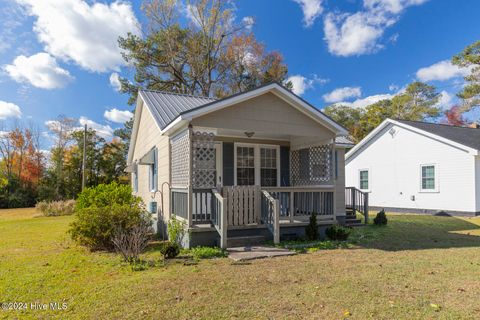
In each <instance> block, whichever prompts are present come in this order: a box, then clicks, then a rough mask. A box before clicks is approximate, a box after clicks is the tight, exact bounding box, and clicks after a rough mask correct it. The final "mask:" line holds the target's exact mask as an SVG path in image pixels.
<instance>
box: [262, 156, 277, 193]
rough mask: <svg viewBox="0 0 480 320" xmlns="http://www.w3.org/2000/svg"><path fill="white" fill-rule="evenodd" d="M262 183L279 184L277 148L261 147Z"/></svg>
mask: <svg viewBox="0 0 480 320" xmlns="http://www.w3.org/2000/svg"><path fill="white" fill-rule="evenodd" d="M260 184H261V185H262V186H265V187H275V186H277V149H273V148H260Z"/></svg>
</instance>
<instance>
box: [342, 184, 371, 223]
mask: <svg viewBox="0 0 480 320" xmlns="http://www.w3.org/2000/svg"><path fill="white" fill-rule="evenodd" d="M368 196H369V194H368V192H364V191H362V190H360V189H357V188H356V187H346V188H345V207H346V208H349V209H352V210H353V212H354V213H355V212H357V211H358V212H360V213H361V214H362V215H363V216H364V217H365V224H368V211H369V204H368Z"/></svg>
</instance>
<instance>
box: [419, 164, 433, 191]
mask: <svg viewBox="0 0 480 320" xmlns="http://www.w3.org/2000/svg"><path fill="white" fill-rule="evenodd" d="M422 190H435V166H434V165H422Z"/></svg>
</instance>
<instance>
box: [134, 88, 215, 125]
mask: <svg viewBox="0 0 480 320" xmlns="http://www.w3.org/2000/svg"><path fill="white" fill-rule="evenodd" d="M140 96H141V97H142V99H143V100H144V101H145V103H146V104H147V105H148V106H149V107H150V111H151V112H152V115H153V117H154V118H155V121H157V123H158V125H159V127H160V129H161V130H163V129H165V128H166V127H167V126H168V125H169V124H170V123H171V122H172V121H173V120H175V118H177V117H178V116H179V115H180V114H181V113H182V112H185V111H189V110H192V109H195V108H197V107H200V106H203V105H205V104H208V103H210V102H213V101H215V99H213V98H207V97H201V96H193V95H187V94H178V93H170V92H163V91H155V90H140Z"/></svg>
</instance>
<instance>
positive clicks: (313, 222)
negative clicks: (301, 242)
mask: <svg viewBox="0 0 480 320" xmlns="http://www.w3.org/2000/svg"><path fill="white" fill-rule="evenodd" d="M305 235H306V236H307V240H311V241H313V240H317V239H318V237H319V236H320V235H319V233H318V224H317V214H316V213H315V212H312V214H311V215H310V222H309V223H308V225H307V226H306V227H305Z"/></svg>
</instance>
